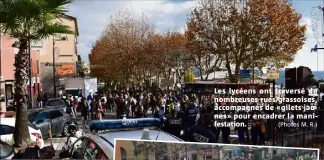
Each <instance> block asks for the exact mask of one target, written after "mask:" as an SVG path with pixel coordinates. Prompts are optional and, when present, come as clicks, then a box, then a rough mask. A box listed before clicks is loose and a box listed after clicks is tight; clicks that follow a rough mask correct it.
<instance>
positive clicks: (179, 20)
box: [68, 0, 196, 61]
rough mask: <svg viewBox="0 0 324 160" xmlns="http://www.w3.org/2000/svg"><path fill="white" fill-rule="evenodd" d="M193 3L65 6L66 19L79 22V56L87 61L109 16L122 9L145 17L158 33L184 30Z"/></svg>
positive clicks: (135, 2)
mask: <svg viewBox="0 0 324 160" xmlns="http://www.w3.org/2000/svg"><path fill="white" fill-rule="evenodd" d="M195 4H196V1H166V0H161V1H74V2H73V3H72V4H70V5H69V6H68V9H69V15H71V16H74V17H76V18H77V20H78V26H79V33H80V36H79V38H78V40H79V43H78V54H79V55H81V57H82V59H83V60H85V61H88V54H89V53H90V51H91V48H92V45H93V44H94V43H95V42H96V40H97V38H98V37H99V36H100V34H101V33H102V31H103V30H104V28H105V26H106V25H107V24H108V22H109V18H110V16H112V15H114V14H115V13H116V12H118V11H120V10H123V9H131V10H132V11H134V12H135V13H144V14H145V15H146V16H147V18H148V20H149V21H150V22H152V23H154V24H155V25H156V26H157V28H158V30H159V31H165V30H168V29H173V28H180V29H181V30H183V29H182V28H184V26H185V21H186V17H187V15H188V14H189V13H190V11H191V10H192V8H193V7H194V6H195Z"/></svg>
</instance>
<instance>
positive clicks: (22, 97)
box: [14, 40, 30, 147]
mask: <svg viewBox="0 0 324 160" xmlns="http://www.w3.org/2000/svg"><path fill="white" fill-rule="evenodd" d="M26 50H27V40H20V46H19V51H18V54H17V55H16V57H15V64H14V66H15V67H16V70H15V97H14V106H15V108H16V125H15V131H14V141H15V143H14V146H15V147H22V145H23V143H26V140H27V139H29V138H30V137H29V130H28V123H27V122H28V118H27V97H28V94H27V90H26V89H27V79H28V77H27V71H28V69H29V67H28V63H29V62H28V61H29V59H28V54H27V52H26Z"/></svg>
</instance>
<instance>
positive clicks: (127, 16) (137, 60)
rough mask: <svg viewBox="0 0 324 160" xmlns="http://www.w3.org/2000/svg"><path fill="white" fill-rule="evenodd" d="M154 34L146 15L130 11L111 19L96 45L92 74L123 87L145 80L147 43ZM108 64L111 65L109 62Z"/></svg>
mask: <svg viewBox="0 0 324 160" xmlns="http://www.w3.org/2000/svg"><path fill="white" fill-rule="evenodd" d="M153 32H154V26H153V25H152V24H150V23H148V22H147V18H146V16H145V15H144V14H141V15H137V14H134V12H132V11H129V10H124V11H120V12H118V13H117V14H115V15H113V16H111V18H110V21H109V24H108V25H107V26H106V29H105V31H104V32H103V33H102V35H101V37H100V38H99V39H98V41H97V42H96V44H95V45H94V47H93V49H92V51H91V54H90V55H89V60H90V63H91V64H95V65H91V73H92V74H93V75H95V76H97V77H100V78H102V79H105V80H106V81H110V82H120V83H121V84H123V85H126V84H128V83H132V82H135V81H136V79H139V78H141V77H143V73H141V72H142V71H143V68H145V67H146V65H143V64H145V63H146V62H147V60H148V59H146V58H145V57H146V54H145V50H144V49H145V44H146V43H148V41H149V39H148V38H149V37H151V35H152V34H153ZM107 62H109V63H107Z"/></svg>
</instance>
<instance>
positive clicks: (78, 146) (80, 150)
mask: <svg viewBox="0 0 324 160" xmlns="http://www.w3.org/2000/svg"><path fill="white" fill-rule="evenodd" d="M87 143H88V139H87V138H80V139H79V140H77V141H76V142H75V143H74V144H73V148H72V151H71V153H72V155H76V154H77V155H78V156H80V157H81V158H80V159H82V157H83V155H84V151H85V148H86V146H87Z"/></svg>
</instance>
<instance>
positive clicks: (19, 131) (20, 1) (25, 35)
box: [0, 0, 73, 147]
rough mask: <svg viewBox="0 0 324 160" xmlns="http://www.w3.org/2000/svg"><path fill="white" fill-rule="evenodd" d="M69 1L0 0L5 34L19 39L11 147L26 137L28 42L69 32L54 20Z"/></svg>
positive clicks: (0, 16) (27, 136) (23, 141)
mask: <svg viewBox="0 0 324 160" xmlns="http://www.w3.org/2000/svg"><path fill="white" fill-rule="evenodd" d="M71 2H72V1H71V0H60V1H46V0H38V1H35V0H0V20H1V22H0V23H2V26H1V27H2V29H3V30H4V31H5V33H6V34H8V35H9V36H11V37H12V38H14V39H17V40H18V42H19V47H18V48H19V51H18V54H17V55H16V57H15V64H14V66H15V68H16V69H15V74H14V75H15V96H14V102H15V103H14V104H15V108H16V109H17V110H16V123H15V124H16V126H15V131H14V141H15V144H14V145H15V146H17V147H18V146H22V145H23V143H25V140H26V139H28V138H29V133H28V132H29V131H28V123H27V122H28V119H27V97H28V95H27V91H26V88H27V79H28V77H27V73H28V69H29V68H28V54H27V52H26V50H27V48H28V43H29V42H30V41H38V40H42V39H44V38H47V37H49V36H50V35H56V34H57V33H69V34H71V33H73V32H72V31H71V30H70V29H69V26H66V25H63V24H62V23H61V22H60V21H58V20H59V19H60V18H61V17H62V16H64V13H65V12H66V11H67V10H66V9H65V8H64V7H63V6H64V5H66V4H69V3H71Z"/></svg>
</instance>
